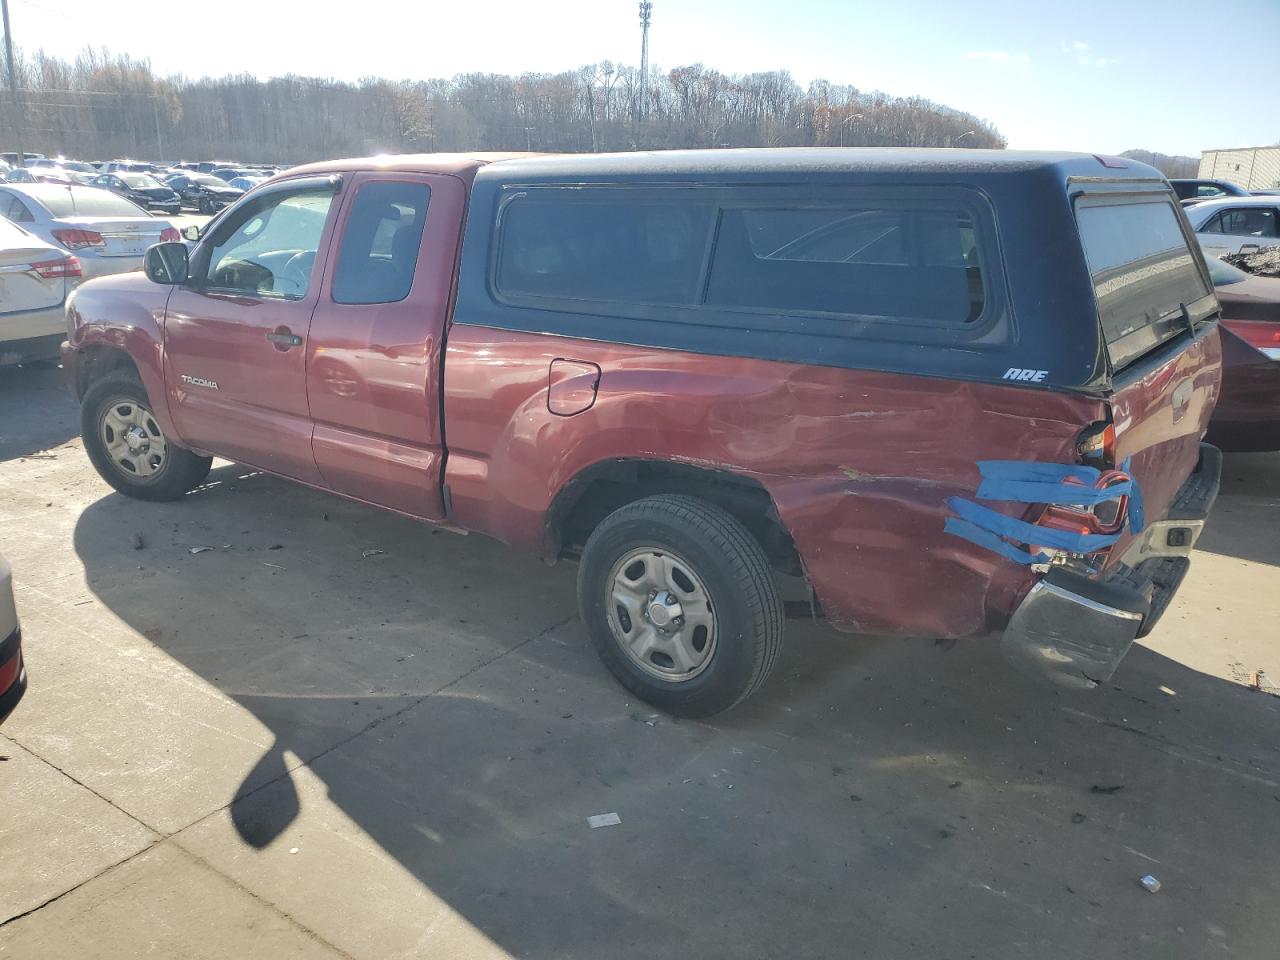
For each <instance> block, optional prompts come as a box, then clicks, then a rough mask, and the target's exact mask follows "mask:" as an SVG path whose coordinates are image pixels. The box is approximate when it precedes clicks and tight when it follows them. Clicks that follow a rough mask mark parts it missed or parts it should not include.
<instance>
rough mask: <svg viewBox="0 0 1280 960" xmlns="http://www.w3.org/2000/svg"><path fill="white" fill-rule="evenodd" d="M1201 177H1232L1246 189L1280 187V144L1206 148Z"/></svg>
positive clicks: (1201, 164)
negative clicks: (1220, 148) (1237, 148)
mask: <svg viewBox="0 0 1280 960" xmlns="http://www.w3.org/2000/svg"><path fill="white" fill-rule="evenodd" d="M1200 178H1201V179H1206V180H1228V181H1230V182H1231V183H1234V184H1238V185H1239V186H1242V187H1244V188H1245V189H1246V190H1266V189H1268V188H1270V187H1280V146H1275V147H1242V148H1241V149H1239V150H1205V151H1203V152H1202V153H1201V154H1200Z"/></svg>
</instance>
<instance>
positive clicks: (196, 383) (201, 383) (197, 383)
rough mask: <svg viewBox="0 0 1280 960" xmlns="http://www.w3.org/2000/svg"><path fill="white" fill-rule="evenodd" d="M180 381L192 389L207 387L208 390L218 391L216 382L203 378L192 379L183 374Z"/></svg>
mask: <svg viewBox="0 0 1280 960" xmlns="http://www.w3.org/2000/svg"><path fill="white" fill-rule="evenodd" d="M180 379H181V380H182V382H183V383H186V384H190V385H191V386H193V387H207V388H208V389H210V390H217V389H218V382H217V381H216V380H206V379H205V378H204V377H192V376H188V375H187V374H185V373H184V374H182V375H181V378H180Z"/></svg>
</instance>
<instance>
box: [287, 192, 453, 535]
mask: <svg viewBox="0 0 1280 960" xmlns="http://www.w3.org/2000/svg"><path fill="white" fill-rule="evenodd" d="M346 192H347V200H346V202H345V204H344V207H343V211H342V214H341V217H340V222H339V224H338V228H337V231H336V234H335V235H336V237H337V239H336V241H335V247H336V249H335V255H334V257H333V260H332V264H333V265H332V268H331V270H330V275H329V276H328V277H326V278H325V282H324V289H323V292H322V294H321V297H320V301H319V303H318V304H317V306H316V309H315V314H314V316H313V317H312V322H311V335H310V338H309V340H308V342H307V392H308V395H309V397H310V402H311V416H312V419H313V420H314V422H315V430H314V435H313V440H312V446H313V450H314V453H315V461H316V464H317V466H318V468H319V470H320V473H321V474H322V475H323V477H324V480H325V482H326V484H327V485H328V486H330V487H332V488H333V489H334V490H337V491H339V492H341V493H345V494H347V495H348V496H352V497H356V498H358V499H361V500H365V501H368V502H370V503H376V504H379V505H380V506H384V507H390V508H391V509H393V510H399V511H401V512H403V513H408V514H411V515H413V516H416V517H424V518H426V519H432V520H434V519H440V518H442V517H443V516H444V513H445V510H444V504H443V498H442V495H441V487H440V484H441V470H442V466H443V458H444V445H443V432H442V428H441V422H440V414H441V401H440V390H441V358H442V354H443V345H444V343H443V342H444V335H445V324H446V322H447V320H448V316H449V308H450V300H451V297H452V292H453V280H454V273H455V269H456V265H457V258H458V244H459V234H460V232H461V229H462V217H463V211H464V209H465V206H466V187H465V185H464V184H463V182H462V181H461V180H460V179H458V178H456V177H453V176H449V175H443V174H431V175H429V174H411V173H398V172H391V171H388V172H370V173H362V174H357V175H356V176H355V177H353V178H352V180H351V183H350V186H349V188H348V189H347V191H346Z"/></svg>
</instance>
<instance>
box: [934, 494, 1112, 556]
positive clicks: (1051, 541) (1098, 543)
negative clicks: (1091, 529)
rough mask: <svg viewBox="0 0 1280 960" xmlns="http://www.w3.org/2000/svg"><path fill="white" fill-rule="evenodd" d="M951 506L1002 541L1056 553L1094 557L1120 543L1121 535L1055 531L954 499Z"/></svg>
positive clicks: (950, 501) (949, 500)
mask: <svg viewBox="0 0 1280 960" xmlns="http://www.w3.org/2000/svg"><path fill="white" fill-rule="evenodd" d="M947 506H949V507H950V508H951V509H952V510H954V511H955V512H956V516H958V517H960V518H961V519H962V520H968V521H969V522H970V523H972V524H974V525H975V526H978V527H981V528H983V529H984V530H990V531H991V532H992V533H995V534H998V535H999V536H1002V537H1008V538H1010V539H1012V540H1017V541H1019V542H1021V543H1036V544H1039V545H1040V546H1042V547H1052V548H1053V549H1055V550H1069V551H1071V552H1072V553H1093V552H1094V551H1095V550H1101V549H1102V548H1103V547H1109V546H1111V545H1112V544H1113V543H1115V542H1116V541H1117V540H1119V539H1120V534H1118V533H1072V532H1071V531H1069V530H1054V529H1053V528H1052V527H1041V526H1037V525H1036V524H1034V523H1027V521H1025V520H1016V519H1014V518H1013V517H1006V516H1005V515H1004V514H1003V513H997V512H996V511H995V510H992V509H991V508H990V507H984V506H982V505H981V504H977V503H973V502H972V501H970V500H963V499H961V498H960V497H951V498H949V499H948V500H947Z"/></svg>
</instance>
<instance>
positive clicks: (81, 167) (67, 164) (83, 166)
mask: <svg viewBox="0 0 1280 960" xmlns="http://www.w3.org/2000/svg"><path fill="white" fill-rule="evenodd" d="M62 166H63V167H64V168H65V169H67V170H76V171H79V172H80V173H97V172H98V171H97V170H94V169H93V165H92V164H88V163H85V162H84V161H83V160H64V161H62Z"/></svg>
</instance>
